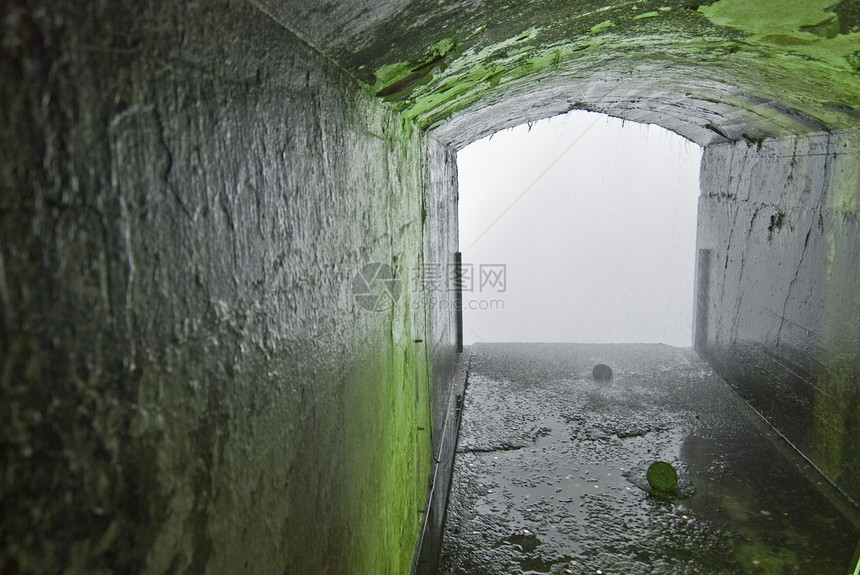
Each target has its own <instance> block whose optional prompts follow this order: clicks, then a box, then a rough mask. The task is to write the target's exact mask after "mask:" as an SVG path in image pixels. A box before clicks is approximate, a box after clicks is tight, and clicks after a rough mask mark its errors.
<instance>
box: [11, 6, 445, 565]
mask: <svg viewBox="0 0 860 575" xmlns="http://www.w3.org/2000/svg"><path fill="white" fill-rule="evenodd" d="M0 22H2V26H3V29H2V30H3V33H2V36H3V41H2V58H0V102H2V105H0V142H2V144H0V148H2V159H0V164H2V195H0V432H2V433H0V448H2V450H0V469H2V475H0V572H3V573H58V572H64V573H108V572H115V573H159V574H160V573H405V572H408V571H409V569H410V566H411V564H412V561H413V556H414V554H415V545H416V541H417V539H418V533H419V529H420V527H421V523H422V514H423V513H424V508H425V502H426V500H427V495H428V493H427V486H428V480H429V478H430V476H431V471H432V464H433V449H434V444H435V445H438V443H439V433H438V431H439V429H441V426H442V423H441V419H442V418H444V414H445V410H444V407H445V406H446V405H447V400H448V397H447V392H448V391H450V380H451V376H452V370H453V368H454V361H455V360H456V353H455V351H454V345H455V342H454V340H453V339H452V338H453V316H451V315H449V313H448V312H445V311H441V310H436V309H427V308H425V307H424V306H423V305H421V304H420V303H418V300H419V298H420V297H421V295H422V293H421V291H420V289H419V290H418V291H415V290H413V289H410V287H411V286H409V285H406V283H404V284H403V285H402V286H401V287H402V289H401V290H400V291H399V292H398V297H396V298H392V301H389V302H387V303H388V304H390V305H386V306H381V307H380V308H379V309H374V310H368V309H365V308H363V307H362V306H361V305H359V301H358V300H357V299H356V297H355V295H356V294H355V287H354V285H355V284H354V281H353V279H354V277H355V276H356V274H357V273H358V271H359V270H361V269H362V266H364V265H365V264H368V263H373V262H380V263H385V264H388V265H390V266H392V267H393V268H394V269H395V270H396V273H397V274H398V278H397V281H401V282H404V280H406V278H407V277H408V272H409V271H410V270H412V269H415V268H416V267H418V266H419V265H420V263H421V262H422V261H425V260H427V261H440V260H443V259H444V258H446V257H447V256H446V254H453V253H454V252H455V251H456V211H455V206H454V201H455V196H454V195H453V194H455V193H456V190H455V189H454V188H452V187H451V184H450V182H451V181H455V180H456V174H455V172H454V170H455V165H454V155H453V153H452V152H451V151H449V150H447V149H446V148H444V147H443V146H441V145H439V144H437V143H435V142H434V141H433V140H431V139H429V138H427V137H426V136H425V135H424V134H422V133H420V132H419V131H418V130H414V129H413V128H412V126H410V125H409V124H408V123H406V122H403V121H402V119H401V118H400V117H399V116H398V115H396V114H395V113H393V112H391V111H390V110H387V109H385V107H384V106H383V104H382V103H381V102H379V101H377V100H376V99H374V98H373V97H372V96H371V95H368V94H366V93H365V92H364V91H362V89H361V87H360V85H358V84H357V83H356V82H355V81H354V80H353V79H351V78H350V77H349V76H348V75H347V74H345V73H344V72H343V71H342V70H341V69H339V68H338V67H337V66H336V65H334V64H333V63H332V62H331V61H329V60H327V59H326V58H325V57H323V56H321V55H320V54H319V52H317V51H316V50H314V49H313V48H311V47H310V46H308V45H307V44H306V43H304V42H302V41H300V40H299V39H298V38H296V37H295V36H294V35H293V34H292V33H290V32H289V31H287V30H286V29H284V28H283V27H282V26H280V25H278V24H276V23H275V22H274V21H272V20H270V19H269V18H268V17H267V16H265V15H264V14H262V13H261V12H259V11H258V10H257V9H255V8H254V7H253V6H252V5H251V4H249V3H247V2H232V1H221V0H217V1H216V2H206V3H200V4H196V3H184V2H182V3H177V2H167V1H163V2H161V1H159V2H153V3H146V4H140V3H132V2H78V3H61V4H55V5H50V6H49V5H47V4H44V3H41V2H32V3H28V2H4V3H3V4H2V9H0ZM431 188H432V190H431ZM431 198H432V199H431ZM452 214H453V215H452ZM377 283H379V282H377ZM382 285H385V284H382ZM377 287H378V286H377ZM376 293H379V294H382V293H384V292H376ZM439 406H441V407H439ZM440 414H441V415H440Z"/></svg>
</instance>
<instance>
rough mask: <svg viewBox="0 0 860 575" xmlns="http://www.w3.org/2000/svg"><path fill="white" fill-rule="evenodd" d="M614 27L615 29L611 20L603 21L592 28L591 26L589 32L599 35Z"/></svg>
mask: <svg viewBox="0 0 860 575" xmlns="http://www.w3.org/2000/svg"><path fill="white" fill-rule="evenodd" d="M614 27H615V23H614V22H613V21H612V20H604V21H603V22H600V23H599V24H595V25H594V26H592V27H591V29H590V30H589V31H590V32H591V33H592V34H599V33H600V32H603V31H604V30H608V29H609V28H614Z"/></svg>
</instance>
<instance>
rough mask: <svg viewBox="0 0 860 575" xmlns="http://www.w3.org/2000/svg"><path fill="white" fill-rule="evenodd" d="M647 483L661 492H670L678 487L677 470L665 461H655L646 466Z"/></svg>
mask: <svg viewBox="0 0 860 575" xmlns="http://www.w3.org/2000/svg"><path fill="white" fill-rule="evenodd" d="M647 475H648V483H650V484H651V487H653V488H654V490H655V491H657V492H658V493H661V494H667V495H668V494H671V493H674V492H675V489H676V488H677V487H678V472H677V471H675V468H674V467H672V466H671V465H670V464H668V463H666V462H665V461H655V462H654V463H652V464H651V466H650V467H649V468H648V474H647Z"/></svg>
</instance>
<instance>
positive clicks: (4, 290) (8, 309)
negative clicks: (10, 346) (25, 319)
mask: <svg viewBox="0 0 860 575" xmlns="http://www.w3.org/2000/svg"><path fill="white" fill-rule="evenodd" d="M12 311H13V310H12V301H11V298H10V297H9V284H8V283H6V264H5V262H4V260H3V251H2V250H0V312H2V315H0V320H2V324H0V326H2V327H3V330H4V332H5V333H8V332H9V330H10V328H11V326H10V325H9V324H10V323H12Z"/></svg>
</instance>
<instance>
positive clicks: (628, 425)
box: [442, 344, 860, 575]
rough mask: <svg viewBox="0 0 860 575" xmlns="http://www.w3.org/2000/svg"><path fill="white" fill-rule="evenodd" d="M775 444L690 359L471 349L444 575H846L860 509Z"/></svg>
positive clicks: (657, 352)
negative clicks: (670, 482) (601, 367)
mask: <svg viewBox="0 0 860 575" xmlns="http://www.w3.org/2000/svg"><path fill="white" fill-rule="evenodd" d="M598 363H605V364H607V365H609V366H610V367H611V368H612V369H613V371H614V377H613V378H612V380H610V381H599V380H596V379H594V377H593V376H592V374H591V372H592V367H593V366H594V365H595V364H598ZM781 442H782V440H780V439H779V438H777V437H776V436H775V435H774V434H773V433H772V432H770V431H769V428H767V427H766V426H765V425H763V424H762V423H761V420H760V419H759V418H758V416H757V415H755V413H754V412H753V411H752V410H751V409H750V408H749V406H747V405H746V404H744V403H743V402H742V401H740V400H739V399H738V398H737V396H736V395H735V394H734V393H733V392H732V391H731V389H730V388H729V386H728V385H726V384H725V383H724V382H723V381H722V380H721V379H720V378H719V377H718V376H717V375H716V374H715V373H714V372H713V370H712V369H711V368H710V367H709V366H708V365H707V364H706V363H705V362H704V361H702V360H700V359H699V358H698V357H697V356H696V354H695V353H694V352H692V351H691V350H688V349H679V348H672V347H668V346H663V345H576V344H475V345H474V346H472V359H471V364H470V368H469V374H468V381H467V385H466V391H465V400H464V408H463V422H462V428H461V432H460V439H459V443H458V448H457V455H456V460H455V471H454V480H453V483H452V492H451V499H450V503H449V509H448V519H447V524H446V529H445V534H444V543H443V548H442V573H445V574H450V575H454V574H462V575H467V574H468V575H480V574H488V575H489V574H499V573H510V574H517V575H519V574H520V573H577V574H586V573H588V574H594V573H603V574H606V575H640V574H641V575H655V574H660V575H681V574H693V573H702V574H709V575H718V574H747V573H749V574H759V573H760V574H777V573H779V574H790V573H797V574H808V575H823V574H824V573H829V574H834V575H836V574H842V575H845V574H847V573H850V569H853V565H849V564H850V563H851V559H852V553H853V552H854V547H855V544H856V542H857V538H858V536H860V525H858V524H856V523H853V522H852V521H856V515H857V510H856V509H855V508H853V507H851V506H850V504H849V503H848V501H847V500H845V499H844V498H842V497H841V496H840V495H839V494H838V492H836V491H835V490H834V489H833V488H832V487H831V486H829V485H826V484H825V483H821V482H822V481H823V478H822V477H821V476H820V475H819V474H817V472H815V470H814V469H813V468H812V467H811V466H809V465H808V464H807V463H806V462H805V461H803V460H802V459H800V458H799V457H797V455H796V454H795V453H794V452H792V451H791V450H790V449H787V446H784V447H781V445H782V443H781ZM785 454H787V455H788V457H786V455H785ZM655 461H663V462H666V463H669V464H671V465H672V466H674V467H675V468H676V469H677V471H678V474H679V480H678V487H677V490H676V492H675V493H674V494H671V495H669V496H668V497H666V496H661V495H660V494H659V493H654V492H653V489H652V488H651V487H650V485H649V483H648V480H647V478H646V471H647V469H648V467H649V466H650V465H651V464H652V463H654V462H655ZM840 509H841V510H844V511H846V513H847V515H842V512H841V511H840Z"/></svg>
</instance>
